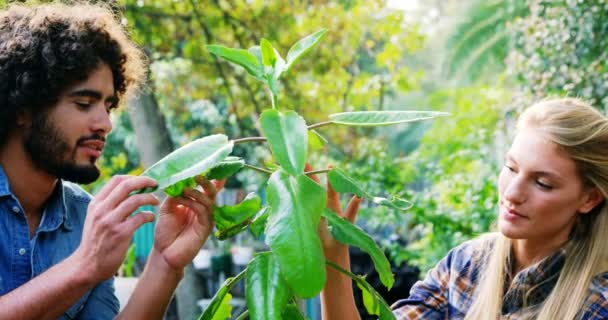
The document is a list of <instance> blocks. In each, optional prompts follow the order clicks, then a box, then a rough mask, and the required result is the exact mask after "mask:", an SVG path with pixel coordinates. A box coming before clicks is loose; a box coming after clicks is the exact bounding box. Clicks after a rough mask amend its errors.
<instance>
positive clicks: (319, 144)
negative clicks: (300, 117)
mask: <svg viewBox="0 0 608 320" xmlns="http://www.w3.org/2000/svg"><path fill="white" fill-rule="evenodd" d="M326 144H327V139H325V137H324V136H322V135H321V134H320V133H318V132H317V131H316V130H308V147H309V148H310V150H320V149H323V147H324V146H325V145H326Z"/></svg>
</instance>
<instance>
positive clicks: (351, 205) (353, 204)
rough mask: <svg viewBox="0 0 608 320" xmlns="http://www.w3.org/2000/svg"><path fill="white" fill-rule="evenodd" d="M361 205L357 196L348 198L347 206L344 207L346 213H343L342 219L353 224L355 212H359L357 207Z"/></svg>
mask: <svg viewBox="0 0 608 320" xmlns="http://www.w3.org/2000/svg"><path fill="white" fill-rule="evenodd" d="M360 204H361V198H359V197H357V196H353V197H352V198H350V201H349V202H348V206H346V211H345V212H344V217H345V218H346V219H348V221H350V222H352V223H355V219H356V218H357V212H358V211H359V205H360Z"/></svg>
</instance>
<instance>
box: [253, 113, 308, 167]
mask: <svg viewBox="0 0 608 320" xmlns="http://www.w3.org/2000/svg"><path fill="white" fill-rule="evenodd" d="M260 124H261V126H262V131H263V132H264V136H266V139H268V144H270V149H271V150H272V154H273V156H274V158H275V159H276V160H277V161H278V162H279V164H280V165H281V167H282V168H283V169H284V170H285V171H287V172H289V173H290V174H292V175H294V176H297V175H299V174H302V173H303V172H304V164H305V162H306V153H307V149H308V148H307V147H308V128H307V126H306V121H304V119H303V118H302V117H301V116H299V115H298V114H297V113H296V112H294V111H287V112H286V113H285V114H282V113H281V112H279V111H277V110H266V111H264V112H262V116H261V117H260Z"/></svg>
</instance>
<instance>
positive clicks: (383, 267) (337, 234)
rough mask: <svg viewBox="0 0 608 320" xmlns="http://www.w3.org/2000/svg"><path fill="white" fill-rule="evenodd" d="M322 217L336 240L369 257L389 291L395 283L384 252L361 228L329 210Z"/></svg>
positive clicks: (324, 211)
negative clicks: (353, 247)
mask: <svg viewBox="0 0 608 320" xmlns="http://www.w3.org/2000/svg"><path fill="white" fill-rule="evenodd" d="M323 217H325V218H326V219H327V224H328V225H329V227H330V230H331V234H332V236H333V237H334V238H335V239H336V240H338V241H340V242H342V243H345V244H348V245H349V246H356V247H357V248H359V249H361V250H362V251H363V252H365V253H367V254H369V255H370V257H371V258H372V261H373V262H374V267H375V268H376V271H377V272H378V274H379V275H380V281H382V284H384V286H386V287H387V288H388V289H389V290H390V289H391V288H392V287H393V283H394V282H395V278H394V277H393V273H392V272H391V265H390V263H389V262H388V259H386V257H385V256H384V252H382V250H380V248H378V245H376V243H375V242H374V240H373V239H372V237H370V236H369V235H368V234H367V233H365V231H363V230H361V228H359V227H357V226H356V225H354V224H352V223H351V222H349V221H348V220H346V219H344V218H342V217H339V216H338V215H337V214H336V213H335V212H333V211H331V210H329V209H325V210H323Z"/></svg>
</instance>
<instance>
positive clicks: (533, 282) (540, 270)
mask: <svg viewBox="0 0 608 320" xmlns="http://www.w3.org/2000/svg"><path fill="white" fill-rule="evenodd" d="M565 261H566V246H563V247H561V248H559V249H558V250H556V251H555V252H554V253H552V254H551V255H549V256H548V257H546V258H544V259H542V260H541V261H539V262H537V263H535V264H533V265H531V266H529V267H528V268H526V269H524V270H521V271H520V272H518V273H517V274H516V275H515V276H514V277H513V280H512V281H511V284H510V285H509V286H508V287H507V288H505V289H506V293H505V295H504V300H503V314H505V313H511V312H514V310H519V309H523V308H525V307H534V306H536V305H539V304H540V303H542V302H543V301H545V299H546V298H547V297H548V296H549V294H550V293H551V291H552V290H553V287H555V285H556V283H557V279H558V278H559V274H560V273H561V271H562V268H563V266H564V263H565Z"/></svg>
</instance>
